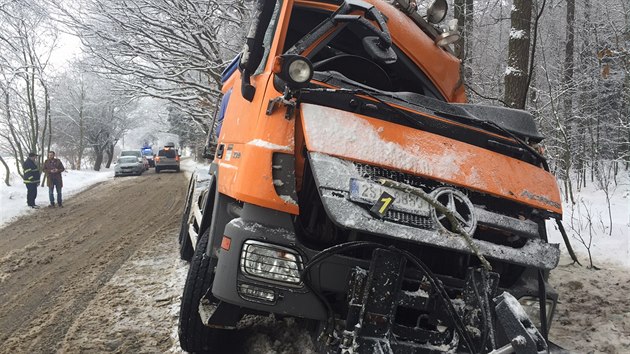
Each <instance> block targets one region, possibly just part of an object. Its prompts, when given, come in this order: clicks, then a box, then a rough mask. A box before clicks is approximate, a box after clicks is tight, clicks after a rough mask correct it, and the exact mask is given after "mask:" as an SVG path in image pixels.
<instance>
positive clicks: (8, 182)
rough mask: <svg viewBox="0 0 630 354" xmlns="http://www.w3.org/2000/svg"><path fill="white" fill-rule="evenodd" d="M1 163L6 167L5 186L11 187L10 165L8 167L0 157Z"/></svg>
mask: <svg viewBox="0 0 630 354" xmlns="http://www.w3.org/2000/svg"><path fill="white" fill-rule="evenodd" d="M0 162H2V164H3V165H4V170H5V172H6V173H5V175H4V184H6V185H7V187H10V186H11V183H10V181H9V177H11V170H9V165H7V163H6V161H4V159H3V158H2V156H0Z"/></svg>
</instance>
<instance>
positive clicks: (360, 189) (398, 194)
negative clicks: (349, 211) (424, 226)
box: [350, 178, 431, 216]
mask: <svg viewBox="0 0 630 354" xmlns="http://www.w3.org/2000/svg"><path fill="white" fill-rule="evenodd" d="M383 192H387V193H389V194H390V195H392V196H393V197H394V202H393V203H392V206H391V209H393V210H398V211H403V212H406V213H410V214H416V215H424V216H429V215H430V213H431V208H430V206H429V203H427V202H426V201H425V200H424V199H422V198H420V197H418V196H415V195H413V194H409V193H405V192H402V191H399V190H397V189H393V188H388V187H385V186H381V185H380V184H377V183H373V182H369V181H366V180H361V179H357V178H351V179H350V200H352V201H354V202H358V203H364V204H368V205H374V204H375V203H376V202H377V201H378V198H379V197H380V196H381V195H382V194H383Z"/></svg>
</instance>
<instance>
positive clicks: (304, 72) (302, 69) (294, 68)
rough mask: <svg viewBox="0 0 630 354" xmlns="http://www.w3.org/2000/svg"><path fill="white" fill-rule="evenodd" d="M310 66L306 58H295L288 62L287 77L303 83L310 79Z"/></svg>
mask: <svg viewBox="0 0 630 354" xmlns="http://www.w3.org/2000/svg"><path fill="white" fill-rule="evenodd" d="M312 74H313V73H312V69H311V66H310V65H309V64H308V62H307V61H306V60H302V59H296V60H294V61H293V62H291V64H289V77H290V78H291V80H293V81H294V82H296V83H300V84H301V83H304V82H307V81H309V80H310V79H311V75H312Z"/></svg>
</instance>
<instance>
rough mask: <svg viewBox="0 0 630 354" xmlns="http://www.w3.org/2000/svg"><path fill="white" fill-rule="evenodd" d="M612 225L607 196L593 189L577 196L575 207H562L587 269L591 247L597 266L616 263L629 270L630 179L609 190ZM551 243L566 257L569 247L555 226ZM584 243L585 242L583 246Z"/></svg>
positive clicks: (566, 225) (549, 227)
mask: <svg viewBox="0 0 630 354" xmlns="http://www.w3.org/2000/svg"><path fill="white" fill-rule="evenodd" d="M609 195H610V214H611V216H612V227H611V224H610V218H609V213H608V212H609V210H608V203H607V202H606V194H605V193H604V191H602V190H597V189H596V188H595V186H594V185H592V184H591V185H590V186H587V187H586V188H584V189H582V190H581V191H579V192H577V193H576V194H575V201H576V204H575V205H574V204H572V203H570V202H569V203H566V202H565V203H563V210H564V218H563V221H562V224H563V225H564V228H565V230H566V231H567V234H568V235H569V238H570V241H571V245H572V246H573V249H574V250H575V252H576V253H578V258H579V260H580V263H582V264H583V265H588V264H589V260H588V250H587V248H586V246H585V245H584V243H585V244H586V245H588V243H589V241H591V246H590V248H591V253H592V255H593V263H594V265H595V266H598V265H601V264H602V263H604V262H606V263H613V264H615V263H616V264H619V265H621V266H624V267H627V268H630V178H629V177H628V176H625V178H624V177H620V180H618V183H617V185H616V186H612V187H611V188H610V192H609ZM547 232H548V234H549V241H550V242H553V243H560V246H561V250H562V252H563V253H566V252H567V251H566V246H565V245H564V241H563V240H562V235H561V234H560V231H559V230H558V227H557V226H556V223H555V222H554V223H548V224H547ZM581 240H583V241H584V242H582V241H581Z"/></svg>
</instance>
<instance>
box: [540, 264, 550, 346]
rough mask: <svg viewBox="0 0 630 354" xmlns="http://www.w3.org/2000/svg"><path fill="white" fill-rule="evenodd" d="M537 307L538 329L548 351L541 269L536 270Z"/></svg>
mask: <svg viewBox="0 0 630 354" xmlns="http://www.w3.org/2000/svg"><path fill="white" fill-rule="evenodd" d="M538 307H539V308H540V309H539V310H540V311H539V314H540V331H541V332H542V336H543V338H544V339H545V342H546V343H547V353H549V330H548V328H547V288H546V286H545V278H544V276H543V271H542V269H539V270H538Z"/></svg>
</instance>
